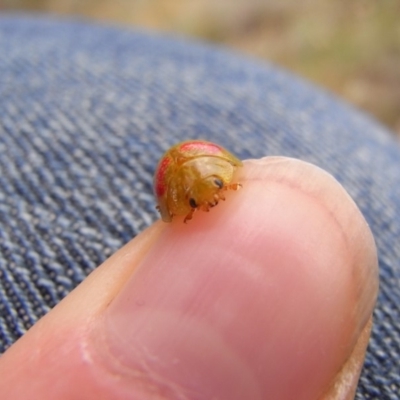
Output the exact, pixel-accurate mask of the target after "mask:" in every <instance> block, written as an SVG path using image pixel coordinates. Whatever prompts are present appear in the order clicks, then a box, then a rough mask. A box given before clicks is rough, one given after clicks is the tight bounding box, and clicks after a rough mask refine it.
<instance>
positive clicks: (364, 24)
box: [0, 0, 400, 135]
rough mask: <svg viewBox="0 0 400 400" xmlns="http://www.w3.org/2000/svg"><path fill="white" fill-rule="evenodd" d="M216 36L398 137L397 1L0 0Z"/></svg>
mask: <svg viewBox="0 0 400 400" xmlns="http://www.w3.org/2000/svg"><path fill="white" fill-rule="evenodd" d="M0 10H1V11H4V10H39V11H48V12H52V13H58V14H63V15H81V16H85V17H89V18H92V19H95V20H101V21H109V22H117V23H123V24H134V25H137V26H142V27H147V28H151V29H156V30H160V31H169V32H175V33H179V34H184V35H190V36H194V37H199V38H202V39H205V40H208V41H212V42H218V43H222V44H225V45H227V46H230V47H233V48H236V49H239V50H240V51H243V52H245V53H248V54H252V55H255V56H257V57H260V58H265V59H268V60H271V61H273V62H275V63H277V64H280V65H282V66H284V67H286V68H288V69H290V70H292V71H294V72H296V73H299V74H300V75H303V76H305V77H307V78H309V79H311V80H312V81H314V82H317V83H319V84H321V85H322V86H325V87H328V88H329V89H331V90H332V91H334V92H335V93H337V94H339V95H340V96H342V97H344V98H346V99H347V100H349V101H350V102H352V103H354V104H356V105H358V106H359V107H361V108H362V109H364V110H366V111H367V112H369V113H371V114H373V115H374V116H375V117H376V118H377V119H379V120H380V121H381V122H383V123H384V124H386V125H387V126H389V127H391V128H392V129H393V130H395V131H396V132H397V134H398V135H400V1H399V0H351V1H348V0H303V1H297V0H275V1H274V0H0Z"/></svg>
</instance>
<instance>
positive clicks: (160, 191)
mask: <svg viewBox="0 0 400 400" xmlns="http://www.w3.org/2000/svg"><path fill="white" fill-rule="evenodd" d="M170 163H171V158H169V157H164V158H163V159H162V161H161V162H160V165H159V166H158V168H157V172H156V184H155V187H156V195H157V196H158V197H161V196H163V195H164V193H165V190H166V183H165V175H166V173H167V169H168V166H169V164H170Z"/></svg>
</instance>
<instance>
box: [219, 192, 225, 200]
mask: <svg viewBox="0 0 400 400" xmlns="http://www.w3.org/2000/svg"><path fill="white" fill-rule="evenodd" d="M218 199H219V200H222V201H225V196H224V195H223V193H222V192H219V193H218Z"/></svg>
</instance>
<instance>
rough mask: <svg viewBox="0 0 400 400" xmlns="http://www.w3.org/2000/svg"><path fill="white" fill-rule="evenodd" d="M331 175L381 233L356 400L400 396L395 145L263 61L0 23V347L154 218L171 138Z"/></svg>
mask: <svg viewBox="0 0 400 400" xmlns="http://www.w3.org/2000/svg"><path fill="white" fill-rule="evenodd" d="M194 138H203V139H207V140H211V141H215V142H217V143H220V144H221V145H223V146H225V147H226V148H228V149H229V150H231V151H232V152H233V153H234V154H236V155H238V156H239V157H240V158H242V159H246V158H258V157H262V156H265V155H285V156H291V157H298V158H301V159H302V160H306V161H309V162H312V163H315V164H317V165H319V166H320V167H322V168H324V169H326V170H328V171H329V172H330V173H332V174H333V175H334V176H335V177H336V178H337V179H338V180H339V181H340V182H341V183H342V184H343V185H344V186H345V188H346V189H347V190H348V191H349V192H350V194H351V195H352V196H353V198H354V199H355V201H356V202H357V204H358V206H359V207H360V209H361V210H362V212H363V213H364V215H365V217H366V219H367V220H368V222H369V224H370V226H371V229H372V231H373V233H374V235H375V238H376V241H377V245H378V249H379V262H380V277H381V288H380V295H379V301H378V306H377V309H376V312H375V324H374V327H373V334H372V339H371V342H370V346H369V350H368V354H367V357H366V364H365V367H364V371H363V374H362V377H361V380H360V385H359V389H358V392H357V399H399V398H400V367H399V359H400V261H399V260H400V240H399V237H400V218H399V215H400V147H399V144H398V143H397V142H396V141H395V139H394V136H393V135H392V134H390V133H389V132H387V131H386V130H385V129H384V128H382V127H381V126H380V125H379V124H377V123H375V122H374V121H373V120H371V119H369V118H368V117H367V116H365V115H363V114H362V113H360V112H359V111H356V110H354V109H352V107H351V106H349V105H347V104H344V103H342V102H340V101H338V100H337V99H336V98H335V97H334V96H332V95H330V94H329V93H326V92H324V91H322V90H320V89H317V88H315V87H313V86H312V85H310V84H309V83H307V82H304V81H302V80H300V79H298V78H296V77H294V76H292V75H291V74H289V73H287V72H285V71H282V70H280V69H278V68H277V67H274V66H272V65H269V64H267V63H264V62H261V61H256V60H248V59H244V57H243V56H241V55H238V54H233V53H231V52H228V51H226V50H223V49H218V48H217V47H213V46H208V45H201V44H196V43H193V42H191V41H189V40H182V39H176V38H166V37H162V36H158V35H155V34H148V33H143V32H138V31H134V30H129V29H118V28H112V27H102V26H96V25H93V24H89V23H86V22H79V21H59V20H55V19H51V18H45V17H42V18H39V17H21V16H19V17H16V16H3V17H1V18H0V152H1V157H0V172H1V174H0V351H1V352H3V351H4V350H5V349H6V348H7V347H8V346H10V345H11V344H12V343H13V342H14V341H15V340H16V339H17V338H18V337H20V336H21V335H22V334H23V333H24V332H25V331H26V330H27V329H28V328H29V327H30V326H32V324H34V323H35V322H36V321H37V320H38V319H39V318H40V317H41V316H43V315H44V314H45V313H46V312H48V311H49V310H50V309H51V308H52V307H53V306H54V305H55V304H57V302H59V301H60V300H61V299H62V298H63V297H64V296H66V295H67V294H68V293H69V292H70V291H71V290H72V289H73V288H74V287H75V286H76V285H78V284H79V283H80V282H81V281H82V280H83V279H84V278H85V277H86V276H87V275H88V274H89V273H90V272H91V271H92V270H93V269H94V268H95V267H96V266H97V265H99V264H100V263H101V262H102V261H103V260H104V259H105V258H107V257H108V256H110V255H111V254H112V253H113V252H115V251H116V250H117V249H118V248H119V247H121V246H122V245H123V244H124V243H126V242H127V241H128V240H130V239H131V238H132V237H134V236H135V235H136V234H138V233H139V232H141V231H142V230H143V229H144V228H145V227H147V226H148V225H150V224H151V223H152V222H153V221H155V220H156V219H157V218H158V216H157V212H156V210H155V203H154V199H153V194H152V174H153V172H154V169H155V166H156V163H157V160H158V158H159V157H160V156H161V154H162V153H163V152H164V151H165V150H166V149H167V148H168V147H170V146H171V145H173V144H175V143H176V142H178V141H181V140H186V139H194Z"/></svg>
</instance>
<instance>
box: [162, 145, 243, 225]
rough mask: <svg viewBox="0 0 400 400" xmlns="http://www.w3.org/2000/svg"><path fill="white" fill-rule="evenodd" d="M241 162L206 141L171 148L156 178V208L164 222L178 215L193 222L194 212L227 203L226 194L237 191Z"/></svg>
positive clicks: (164, 157)
mask: <svg viewBox="0 0 400 400" xmlns="http://www.w3.org/2000/svg"><path fill="white" fill-rule="evenodd" d="M240 166H242V162H241V161H240V160H239V159H238V158H236V157H235V156H233V155H232V154H231V153H229V152H228V151H227V150H225V149H224V148H223V147H221V146H219V145H217V144H214V143H211V142H206V141H204V140H190V141H187V142H182V143H178V144H177V145H175V146H173V147H171V148H170V149H169V150H168V151H167V152H166V153H165V154H164V155H163V156H162V158H161V160H160V161H159V163H158V166H157V169H156V172H155V175H154V193H155V196H156V199H157V204H158V205H157V209H158V211H159V212H160V214H161V218H162V219H163V221H165V222H171V221H172V218H173V217H174V216H175V215H185V219H184V222H187V221H188V220H190V219H192V216H193V213H194V211H195V210H203V211H209V209H210V208H211V207H214V206H216V205H217V204H218V202H219V200H225V197H224V195H223V191H225V190H227V189H233V190H236V189H238V188H239V187H240V186H241V185H240V184H239V183H232V179H233V175H234V172H235V170H236V168H237V167H240Z"/></svg>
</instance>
